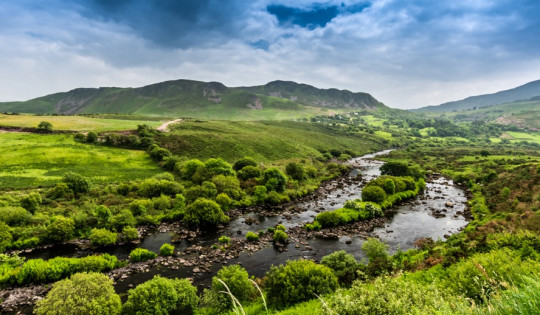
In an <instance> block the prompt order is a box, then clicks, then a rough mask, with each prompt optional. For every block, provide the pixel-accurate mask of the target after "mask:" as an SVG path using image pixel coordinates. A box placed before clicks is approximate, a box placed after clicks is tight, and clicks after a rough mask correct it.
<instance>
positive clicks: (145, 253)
mask: <svg viewBox="0 0 540 315" xmlns="http://www.w3.org/2000/svg"><path fill="white" fill-rule="evenodd" d="M156 257H157V254H156V253H154V252H152V251H149V250H148V249H144V248H135V249H134V250H132V251H131V253H129V259H131V261H132V262H139V261H147V260H150V259H154V258H156Z"/></svg>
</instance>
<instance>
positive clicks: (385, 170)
mask: <svg viewBox="0 0 540 315" xmlns="http://www.w3.org/2000/svg"><path fill="white" fill-rule="evenodd" d="M381 175H391V176H410V175H411V172H410V170H409V167H408V166H407V164H405V163H401V162H386V163H384V165H383V166H381Z"/></svg>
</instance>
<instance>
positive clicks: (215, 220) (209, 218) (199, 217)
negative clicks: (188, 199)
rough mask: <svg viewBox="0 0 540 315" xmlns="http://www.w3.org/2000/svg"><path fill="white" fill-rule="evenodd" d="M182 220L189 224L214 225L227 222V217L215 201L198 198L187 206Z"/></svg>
mask: <svg viewBox="0 0 540 315" xmlns="http://www.w3.org/2000/svg"><path fill="white" fill-rule="evenodd" d="M184 221H185V222H186V223H187V224H189V225H200V226H215V225H218V224H221V223H227V222H229V217H228V216H226V215H225V214H224V213H223V211H222V210H221V207H220V206H219V205H218V204H217V203H216V202H215V201H212V200H208V199H205V198H199V199H197V200H195V202H194V203H192V204H191V205H190V206H189V207H187V209H186V213H185V215H184Z"/></svg>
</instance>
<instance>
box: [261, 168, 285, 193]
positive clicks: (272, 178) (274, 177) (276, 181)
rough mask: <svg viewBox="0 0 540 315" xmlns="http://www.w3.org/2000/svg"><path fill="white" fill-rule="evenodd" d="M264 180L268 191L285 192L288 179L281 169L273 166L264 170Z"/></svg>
mask: <svg viewBox="0 0 540 315" xmlns="http://www.w3.org/2000/svg"><path fill="white" fill-rule="evenodd" d="M262 182H263V183H264V185H265V186H266V189H267V190H268V191H277V192H283V191H284V190H285V184H286V183H287V179H286V178H285V175H283V173H281V171H280V170H279V169H277V168H275V167H271V168H269V169H267V170H265V171H264V172H263V178H262Z"/></svg>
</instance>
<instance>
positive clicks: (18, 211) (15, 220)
mask: <svg viewBox="0 0 540 315" xmlns="http://www.w3.org/2000/svg"><path fill="white" fill-rule="evenodd" d="M31 219H32V214H30V212H28V211H26V210H25V209H24V208H21V207H1V208H0V221H3V222H5V223H7V224H8V225H10V226H20V225H25V224H27V223H28V222H29V221H30V220H31Z"/></svg>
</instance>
